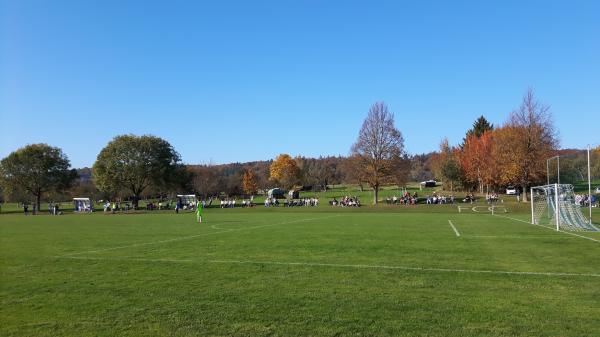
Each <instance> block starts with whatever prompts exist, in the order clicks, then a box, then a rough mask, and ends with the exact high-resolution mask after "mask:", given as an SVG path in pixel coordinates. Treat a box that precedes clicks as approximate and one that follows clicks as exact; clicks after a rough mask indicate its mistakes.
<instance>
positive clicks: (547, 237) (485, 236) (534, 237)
mask: <svg viewBox="0 0 600 337" xmlns="http://www.w3.org/2000/svg"><path fill="white" fill-rule="evenodd" d="M462 237H463V238H497V239H552V238H554V239H556V235H463V236H462ZM563 239H576V238H563Z"/></svg>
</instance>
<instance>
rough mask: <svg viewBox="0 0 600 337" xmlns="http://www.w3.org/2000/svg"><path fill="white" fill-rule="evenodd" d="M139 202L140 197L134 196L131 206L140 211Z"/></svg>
mask: <svg viewBox="0 0 600 337" xmlns="http://www.w3.org/2000/svg"><path fill="white" fill-rule="evenodd" d="M139 200H140V195H139V194H134V195H133V201H132V202H131V206H132V207H133V209H138V203H139Z"/></svg>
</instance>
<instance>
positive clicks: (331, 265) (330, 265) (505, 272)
mask: <svg viewBox="0 0 600 337" xmlns="http://www.w3.org/2000/svg"><path fill="white" fill-rule="evenodd" d="M55 258H57V259H70V260H91V261H118V262H128V261H131V262H159V263H160V262H163V263H165V262H166V263H206V262H208V263H217V264H249V265H260V264H263V265H279V266H301V267H328V268H353V269H384V270H406V271H420V272H438V273H471V274H491V275H523V276H529V275H533V276H536V275H537V276H552V277H554V276H558V277H560V276H574V277H600V274H593V273H561V272H527V271H509V270H478V269H452V268H426V267H407V266H387V265H369V264H340V263H317V262H277V261H248V260H244V261H242V260H209V261H195V260H177V259H143V258H126V257H125V258H111V257H86V256H55Z"/></svg>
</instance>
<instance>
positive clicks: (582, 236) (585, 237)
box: [494, 214, 600, 243]
mask: <svg viewBox="0 0 600 337" xmlns="http://www.w3.org/2000/svg"><path fill="white" fill-rule="evenodd" d="M494 216H499V217H501V218H507V219H511V220H515V221H520V222H524V223H526V224H529V225H532V226H538V227H543V228H546V229H549V230H551V231H553V232H556V229H555V228H552V227H548V226H543V225H538V224H533V223H531V222H529V221H525V220H521V219H517V218H513V217H510V216H506V215H498V214H494ZM558 232H559V233H563V234H568V235H573V236H576V237H579V238H582V239H587V240H591V241H594V242H598V243H600V240H598V239H594V238H590V237H588V236H584V235H579V234H575V233H571V232H567V231H558Z"/></svg>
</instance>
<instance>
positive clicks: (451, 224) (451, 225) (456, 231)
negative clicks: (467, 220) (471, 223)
mask: <svg viewBox="0 0 600 337" xmlns="http://www.w3.org/2000/svg"><path fill="white" fill-rule="evenodd" d="M448 223H449V224H450V227H452V229H454V233H455V234H456V236H457V237H458V236H460V233H459V232H458V230H457V229H456V227H454V224H453V223H452V221H451V220H448Z"/></svg>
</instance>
